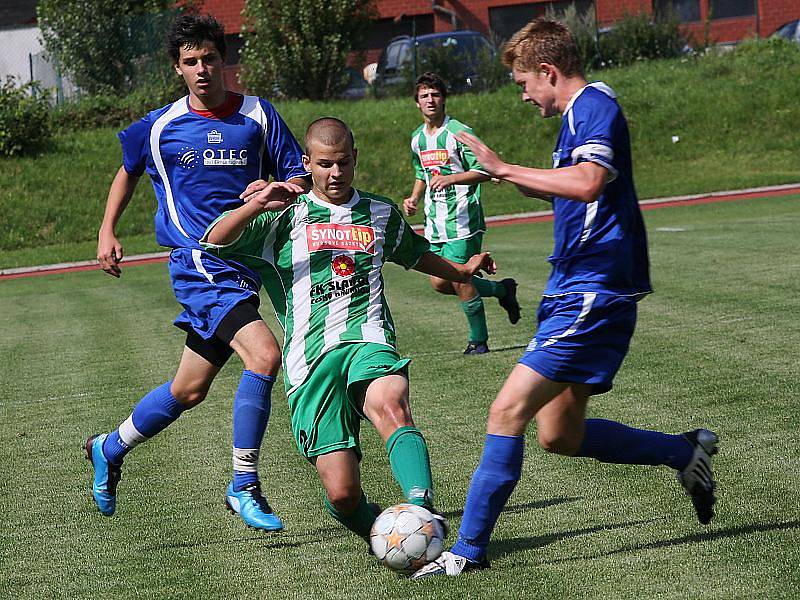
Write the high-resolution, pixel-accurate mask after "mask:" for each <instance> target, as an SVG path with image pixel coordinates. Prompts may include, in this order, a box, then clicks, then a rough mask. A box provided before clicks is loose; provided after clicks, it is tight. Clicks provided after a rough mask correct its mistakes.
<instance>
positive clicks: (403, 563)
mask: <svg viewBox="0 0 800 600" xmlns="http://www.w3.org/2000/svg"><path fill="white" fill-rule="evenodd" d="M443 542H444V530H443V529H442V525H441V523H439V521H438V520H437V519H436V518H435V517H434V516H433V515H432V514H431V512H430V511H429V510H427V509H425V508H422V507H421V506H416V505H414V504H397V505H395V506H390V507H389V508H387V509H386V510H385V511H383V512H382V513H381V514H380V515H378V518H377V519H375V523H374V524H373V525H372V531H371V532H370V535H369V543H370V546H371V547H372V551H373V552H374V553H375V556H376V557H377V558H378V560H379V561H381V562H382V563H383V564H384V565H386V566H387V567H389V568H390V569H392V570H393V571H397V572H399V573H406V574H407V573H413V572H414V571H416V570H417V569H419V568H420V567H422V566H423V565H426V564H427V563H429V562H431V561H432V560H436V559H437V558H438V557H439V555H440V554H441V553H442V543H443Z"/></svg>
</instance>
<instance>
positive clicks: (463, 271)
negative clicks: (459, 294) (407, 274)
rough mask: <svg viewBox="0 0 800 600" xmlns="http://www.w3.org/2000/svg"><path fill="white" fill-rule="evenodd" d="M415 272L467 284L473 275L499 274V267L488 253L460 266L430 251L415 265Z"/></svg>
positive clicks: (483, 253)
mask: <svg viewBox="0 0 800 600" xmlns="http://www.w3.org/2000/svg"><path fill="white" fill-rule="evenodd" d="M414 270H415V271H419V272H421V273H426V274H427V275H433V276H434V277H440V278H442V279H447V280H448V281H455V282H457V283H467V282H468V281H469V280H470V279H472V276H473V275H475V274H476V273H478V272H480V271H483V272H485V273H488V274H489V275H493V274H494V273H496V272H497V265H496V264H495V263H494V260H493V259H492V257H491V256H490V255H489V253H488V252H481V253H480V254H476V255H474V256H473V257H472V258H470V259H469V260H468V261H467V262H466V264H463V265H460V264H458V263H454V262H452V261H449V260H447V259H446V258H442V257H441V256H439V255H438V254H434V253H433V252H431V251H430V250H428V251H427V252H425V253H424V254H423V255H422V256H421V257H420V259H419V261H417V264H416V265H414Z"/></svg>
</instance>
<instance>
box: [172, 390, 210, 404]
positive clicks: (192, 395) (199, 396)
mask: <svg viewBox="0 0 800 600" xmlns="http://www.w3.org/2000/svg"><path fill="white" fill-rule="evenodd" d="M170 391H171V392H172V396H173V398H175V401H176V402H178V404H180V405H182V406H183V407H184V408H186V409H190V408H194V407H195V406H197V405H198V404H200V403H201V402H202V401H203V400H205V399H206V396H207V395H208V388H207V387H178V388H175V387H173V388H171V390H170Z"/></svg>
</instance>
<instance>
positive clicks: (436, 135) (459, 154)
mask: <svg viewBox="0 0 800 600" xmlns="http://www.w3.org/2000/svg"><path fill="white" fill-rule="evenodd" d="M460 131H468V132H470V133H472V129H470V128H469V127H467V126H466V125H464V124H463V123H461V122H460V121H457V120H456V119H453V118H451V117H448V116H445V118H444V122H443V123H442V125H441V126H440V127H438V128H436V129H434V130H432V131H428V128H427V125H426V124H425V123H423V124H422V125H420V126H419V127H418V128H417V129H416V130H415V131H414V133H412V134H411V163H412V165H413V167H414V175H415V176H416V178H417V179H418V180H420V181H424V182H425V237H426V238H427V239H428V240H429V241H430V242H432V243H440V242H451V241H454V240H462V239H465V238H469V237H472V236H474V235H476V234H479V233H483V232H485V231H486V221H485V220H484V217H483V208H482V207H481V185H480V182H479V181H478V182H470V183H456V184H454V185H448V186H446V187H441V188H438V189H433V188H432V187H431V180H432V179H433V178H434V177H436V176H439V175H444V176H446V175H454V174H459V173H466V172H470V171H471V172H474V173H477V174H480V175H485V176H486V179H488V178H489V176H488V174H487V173H486V171H484V170H483V167H481V165H480V164H479V163H478V161H477V159H476V158H475V155H474V154H472V151H471V150H470V149H469V147H468V146H465V145H464V144H462V143H461V142H459V141H458V140H457V139H456V138H455V134H456V133H458V132H460Z"/></svg>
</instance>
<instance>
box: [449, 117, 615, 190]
mask: <svg viewBox="0 0 800 600" xmlns="http://www.w3.org/2000/svg"><path fill="white" fill-rule="evenodd" d="M456 139H458V141H460V142H461V143H463V144H466V145H467V146H469V147H470V149H471V150H472V152H473V153H474V154H475V157H476V158H477V159H478V161H480V163H481V165H482V166H483V168H484V169H486V171H488V172H489V173H490V174H492V175H493V176H495V177H497V178H498V179H503V180H505V181H508V182H510V183H513V184H514V185H516V186H517V188H518V189H519V190H520V191H521V192H522V193H523V194H524V195H526V196H538V197H547V196H560V197H562V198H569V199H570V200H577V201H579V202H594V201H595V200H597V198H598V197H599V196H600V194H602V193H603V189H604V188H605V186H606V182H607V180H608V170H607V169H606V168H605V167H602V166H600V165H598V164H597V163H593V162H582V163H578V164H577V165H573V166H571V167H564V168H562V169H533V168H531V167H522V166H520V165H511V164H508V163H506V162H503V161H502V160H501V159H500V157H499V156H497V154H496V153H495V152H494V151H493V150H492V149H491V148H489V147H488V146H487V145H486V144H484V143H483V142H482V141H481V140H479V139H478V138H476V137H475V136H474V135H470V134H469V133H467V132H463V131H462V132H461V133H458V134H457V135H456Z"/></svg>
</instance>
